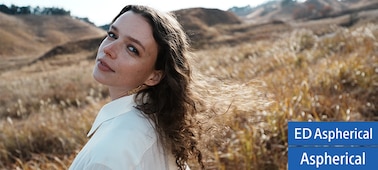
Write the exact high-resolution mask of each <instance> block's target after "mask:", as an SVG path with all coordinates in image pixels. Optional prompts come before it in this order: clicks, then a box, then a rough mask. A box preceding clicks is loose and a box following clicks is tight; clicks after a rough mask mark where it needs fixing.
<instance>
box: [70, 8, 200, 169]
mask: <svg viewBox="0 0 378 170" xmlns="http://www.w3.org/2000/svg"><path fill="white" fill-rule="evenodd" d="M188 48H189V47H188V43H187V37H186V35H185V33H184V32H183V30H182V28H181V26H180V24H179V23H178V22H177V21H176V19H175V18H174V17H173V16H171V14H169V13H162V12H159V11H157V10H155V9H152V8H149V7H146V6H135V5H129V6H126V7H124V8H123V9H122V10H121V12H120V13H119V14H118V15H117V16H116V17H115V19H114V20H113V22H112V24H111V26H110V29H109V32H108V35H107V37H106V38H105V39H104V40H103V42H102V43H101V45H100V47H99V49H98V52H97V57H96V65H95V67H94V71H93V77H94V78H95V80H96V81H98V82H99V83H101V84H104V85H106V86H107V87H108V88H109V94H110V98H111V99H112V101H111V102H110V103H108V104H106V105H105V106H103V108H102V109H101V110H100V112H99V114H98V115H97V117H96V120H95V122H94V123H93V126H92V129H91V130H90V131H89V133H88V136H91V139H90V140H89V141H88V142H87V144H86V145H85V146H84V147H83V149H82V150H81V151H80V153H79V154H78V155H77V157H76V158H75V160H74V161H73V163H72V165H71V167H70V169H80V170H82V169H177V168H179V169H186V168H188V167H187V166H186V162H187V161H188V159H189V158H190V157H191V156H195V157H196V159H197V160H198V163H199V165H200V167H202V168H203V163H202V158H201V152H200V151H199V150H198V149H197V141H196V139H195V135H194V131H193V128H194V127H196V124H195V122H196V121H194V114H195V112H196V108H195V100H194V96H193V94H192V93H191V92H190V89H189V83H190V82H191V78H190V74H191V71H190V68H189V63H188V59H187V57H188V53H189V52H188Z"/></svg>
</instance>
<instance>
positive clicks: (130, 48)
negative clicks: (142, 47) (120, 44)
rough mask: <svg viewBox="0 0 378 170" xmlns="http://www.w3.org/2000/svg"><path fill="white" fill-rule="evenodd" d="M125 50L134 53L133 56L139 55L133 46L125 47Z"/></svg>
mask: <svg viewBox="0 0 378 170" xmlns="http://www.w3.org/2000/svg"><path fill="white" fill-rule="evenodd" d="M127 49H128V50H129V51H130V52H132V53H134V54H136V55H139V51H138V49H136V48H135V47H134V46H131V45H130V46H127Z"/></svg>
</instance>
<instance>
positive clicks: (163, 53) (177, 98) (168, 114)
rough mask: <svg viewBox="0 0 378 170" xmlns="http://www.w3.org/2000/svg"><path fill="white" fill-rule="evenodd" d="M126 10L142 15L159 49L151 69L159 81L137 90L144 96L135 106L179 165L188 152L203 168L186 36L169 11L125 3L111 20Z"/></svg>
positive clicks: (188, 157) (188, 155)
mask: <svg viewBox="0 0 378 170" xmlns="http://www.w3.org/2000/svg"><path fill="white" fill-rule="evenodd" d="M127 11H133V12H134V13H136V14H139V15H141V16H143V17H144V18H145V19H146V21H147V22H148V23H149V24H150V25H151V27H152V32H153V37H154V39H155V41H156V42H157V44H158V49H159V50H158V56H157V60H156V63H155V69H156V70H161V71H163V73H164V76H163V78H162V80H161V81H160V83H159V84H157V85H155V86H152V87H149V88H147V89H145V90H142V91H140V92H138V94H137V98H139V96H141V97H142V99H144V100H141V101H142V102H138V109H140V110H141V111H143V112H144V114H146V115H147V117H149V118H150V119H151V120H152V121H153V122H154V124H155V129H156V131H157V133H158V137H159V139H160V141H161V142H162V143H163V145H164V148H165V149H167V150H170V151H171V152H172V153H173V155H174V156H175V158H176V164H177V165H178V167H179V168H180V169H185V166H186V165H185V164H186V162H187V161H188V160H189V159H190V158H191V157H192V156H194V157H195V158H196V159H197V161H198V163H199V165H200V167H201V168H202V169H203V168H204V165H203V162H202V155H201V152H200V150H199V149H198V147H197V139H196V135H195V131H194V130H195V128H196V127H197V122H196V121H195V119H194V114H195V113H196V112H197V109H196V102H197V100H196V99H195V95H193V93H192V92H191V91H190V88H189V84H190V82H191V81H192V79H191V69H190V67H189V61H188V57H189V54H190V53H189V43H188V38H187V36H186V34H185V32H184V31H183V29H182V27H181V25H180V24H179V23H178V22H177V20H176V18H175V17H174V15H173V14H170V13H163V12H160V11H157V10H155V9H153V8H150V7H146V6H139V5H128V6H126V7H124V8H123V9H122V10H121V12H120V13H119V14H118V15H117V16H116V18H115V19H114V20H113V22H114V21H115V20H116V19H117V18H118V17H120V16H121V15H122V14H123V13H125V12H127ZM145 99H147V100H145Z"/></svg>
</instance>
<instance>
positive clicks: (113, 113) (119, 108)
mask: <svg viewBox="0 0 378 170" xmlns="http://www.w3.org/2000/svg"><path fill="white" fill-rule="evenodd" d="M134 97H135V95H130V96H125V97H121V98H118V99H116V100H113V101H111V102H109V103H107V104H105V105H104V106H103V107H102V108H101V110H100V112H99V113H98V114H97V117H96V119H95V121H94V123H93V125H92V128H91V130H90V131H89V132H88V134H87V137H89V136H92V135H93V133H94V132H95V131H96V130H97V129H98V128H99V127H100V126H101V124H102V123H103V122H105V121H108V120H110V119H113V118H115V117H117V116H119V115H121V114H123V113H127V112H128V111H130V110H132V109H133V108H134V106H136V104H135V102H134Z"/></svg>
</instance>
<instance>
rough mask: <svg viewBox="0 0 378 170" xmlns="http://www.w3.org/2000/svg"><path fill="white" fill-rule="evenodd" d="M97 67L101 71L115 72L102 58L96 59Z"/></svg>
mask: <svg viewBox="0 0 378 170" xmlns="http://www.w3.org/2000/svg"><path fill="white" fill-rule="evenodd" d="M97 67H98V69H100V70H101V71H105V72H115V71H114V70H113V69H112V68H110V66H109V65H108V64H107V63H106V62H105V61H103V60H98V63H97Z"/></svg>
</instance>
